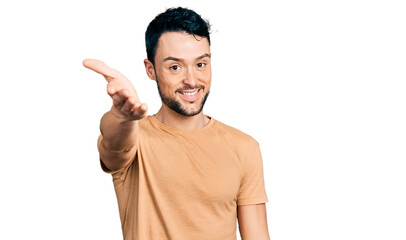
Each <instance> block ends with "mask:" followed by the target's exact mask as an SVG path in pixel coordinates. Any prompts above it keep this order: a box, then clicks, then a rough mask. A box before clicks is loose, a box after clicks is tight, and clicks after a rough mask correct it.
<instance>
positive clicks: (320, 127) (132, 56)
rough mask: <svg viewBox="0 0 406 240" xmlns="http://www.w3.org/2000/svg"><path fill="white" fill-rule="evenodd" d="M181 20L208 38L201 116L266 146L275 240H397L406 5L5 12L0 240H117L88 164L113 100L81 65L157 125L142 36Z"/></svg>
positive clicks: (72, 6) (103, 193)
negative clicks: (181, 13)
mask: <svg viewBox="0 0 406 240" xmlns="http://www.w3.org/2000/svg"><path fill="white" fill-rule="evenodd" d="M174 6H184V7H189V8H191V9H194V10H195V11H197V12H198V13H199V14H201V15H202V17H203V18H205V19H208V20H210V22H211V23H212V35H211V38H212V46H211V51H212V54H213V56H212V65H213V79H212V89H211V95H210V97H209V99H208V101H207V105H206V107H205V113H206V114H208V115H211V116H213V117H214V118H216V119H218V120H220V121H222V122H224V123H226V124H228V125H231V126H233V127H236V128H238V129H240V130H242V131H244V132H246V133H247V134H249V135H251V136H253V137H254V138H255V139H256V140H257V141H258V142H259V143H260V146H261V150H262V155H263V162H264V172H265V185H266V190H267V194H268V197H269V203H267V204H266V206H267V210H268V211H267V214H268V215H267V217H268V225H269V231H270V236H271V239H272V240H297V239H309V240H325V239H329V240H335V239H337V240H338V239H340V240H342V239H346V240H360V239H368V240H371V239H391V240H405V239H406V228H405V226H406V207H405V206H406V204H405V203H406V184H405V183H406V174H405V170H406V164H405V161H406V127H405V123H406V113H405V110H406V108H405V107H406V94H405V92H406V82H405V81H406V71H405V64H406V47H405V46H406V44H405V43H406V33H405V29H406V14H405V12H406V8H405V5H404V1H400V0H399V1H394V0H385V1H383V0H381V1H370V0H369V1H367V0H363V1H362V0H341V1H322V0H319V1H317V0H309V1H300V0H284V1H257V0H251V1H211V0H207V1H122V0H116V1H106V0H80V1H79V0H71V1H55V0H54V1H50V0H49V1H45V0H37V1H28V0H22V1H1V3H0V36H1V37H0V77H1V85H0V89H1V92H0V104H1V109H0V113H1V117H0V123H1V124H0V141H1V142H0V169H1V174H0V191H1V197H0V221H1V224H0V239H7V240H11V239H121V225H120V220H119V214H118V207H117V201H116V196H115V192H114V188H113V183H112V179H111V176H110V175H108V174H105V173H103V172H102V170H101V168H100V166H99V159H98V152H97V148H96V140H97V137H98V134H99V121H100V118H101V116H102V115H103V114H104V113H105V112H106V111H108V110H109V108H110V106H111V99H110V98H109V96H108V95H107V94H106V82H105V80H104V78H103V77H101V76H100V75H98V74H96V73H93V72H92V71H90V70H88V69H85V68H84V67H83V66H82V60H83V59H85V58H96V59H101V60H103V61H104V62H106V63H107V64H108V65H110V66H111V67H114V68H116V69H118V70H119V71H121V72H122V73H123V74H125V75H126V76H127V77H128V78H129V79H131V81H132V82H133V84H134V85H135V88H136V89H137V91H138V94H139V96H140V99H141V100H142V101H143V102H145V103H147V104H148V106H149V114H153V113H155V112H156V111H157V110H158V109H159V107H160V104H161V103H160V99H159V96H158V92H157V89H156V84H155V82H153V81H151V80H149V79H148V77H147V75H146V74H145V70H144V66H143V60H144V58H145V57H146V53H145V46H144V33H145V29H146V27H147V25H148V23H149V22H150V21H151V20H152V19H153V18H154V17H155V16H156V15H157V14H158V13H161V12H163V11H165V10H166V8H168V7H174ZM202 224H204V223H202ZM237 235H238V237H239V233H238V232H237ZM238 239H240V238H238Z"/></svg>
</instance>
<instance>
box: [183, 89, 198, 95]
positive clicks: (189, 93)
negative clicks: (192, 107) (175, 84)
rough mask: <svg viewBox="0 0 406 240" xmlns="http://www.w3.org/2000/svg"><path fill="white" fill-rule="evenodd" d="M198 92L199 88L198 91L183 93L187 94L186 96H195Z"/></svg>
mask: <svg viewBox="0 0 406 240" xmlns="http://www.w3.org/2000/svg"><path fill="white" fill-rule="evenodd" d="M197 92H198V90H196V91H194V92H182V94H183V95H186V96H193V95H195V94H196V93H197Z"/></svg>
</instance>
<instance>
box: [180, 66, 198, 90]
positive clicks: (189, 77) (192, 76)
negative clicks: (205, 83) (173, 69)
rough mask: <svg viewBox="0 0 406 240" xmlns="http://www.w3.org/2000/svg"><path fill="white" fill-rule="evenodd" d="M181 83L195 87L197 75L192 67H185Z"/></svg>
mask: <svg viewBox="0 0 406 240" xmlns="http://www.w3.org/2000/svg"><path fill="white" fill-rule="evenodd" d="M183 83H184V84H185V85H189V86H190V87H195V86H196V85H197V77H196V73H195V72H194V70H193V68H187V71H186V75H185V77H184V79H183Z"/></svg>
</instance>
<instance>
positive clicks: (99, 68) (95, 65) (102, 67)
mask: <svg viewBox="0 0 406 240" xmlns="http://www.w3.org/2000/svg"><path fill="white" fill-rule="evenodd" d="M83 66H85V67H86V68H89V69H90V70H93V71H95V72H97V73H99V74H102V75H103V76H104V77H106V79H107V81H109V80H111V79H113V78H116V77H117V71H115V70H114V69H112V68H110V67H109V66H107V65H106V64H105V63H104V62H102V61H100V60H97V59H85V60H83Z"/></svg>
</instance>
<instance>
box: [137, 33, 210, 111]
mask: <svg viewBox="0 0 406 240" xmlns="http://www.w3.org/2000/svg"><path fill="white" fill-rule="evenodd" d="M210 60H211V54H210V46H209V42H208V40H207V39H206V38H202V37H199V36H193V35H191V34H187V33H184V32H166V33H164V34H162V35H161V37H160V38H159V41H158V47H157V50H156V55H155V68H154V66H153V65H152V63H151V62H149V61H148V60H145V61H144V63H145V68H146V70H147V74H148V76H149V77H150V78H151V79H153V80H156V81H157V84H158V90H159V94H160V96H161V99H162V103H163V105H162V106H163V107H165V108H169V109H171V110H173V111H175V112H177V113H179V114H181V115H184V116H194V115H197V114H199V113H201V111H202V109H203V106H204V103H205V101H206V99H207V96H208V94H209V90H210V84H211V64H210V63H211V61H210Z"/></svg>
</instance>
